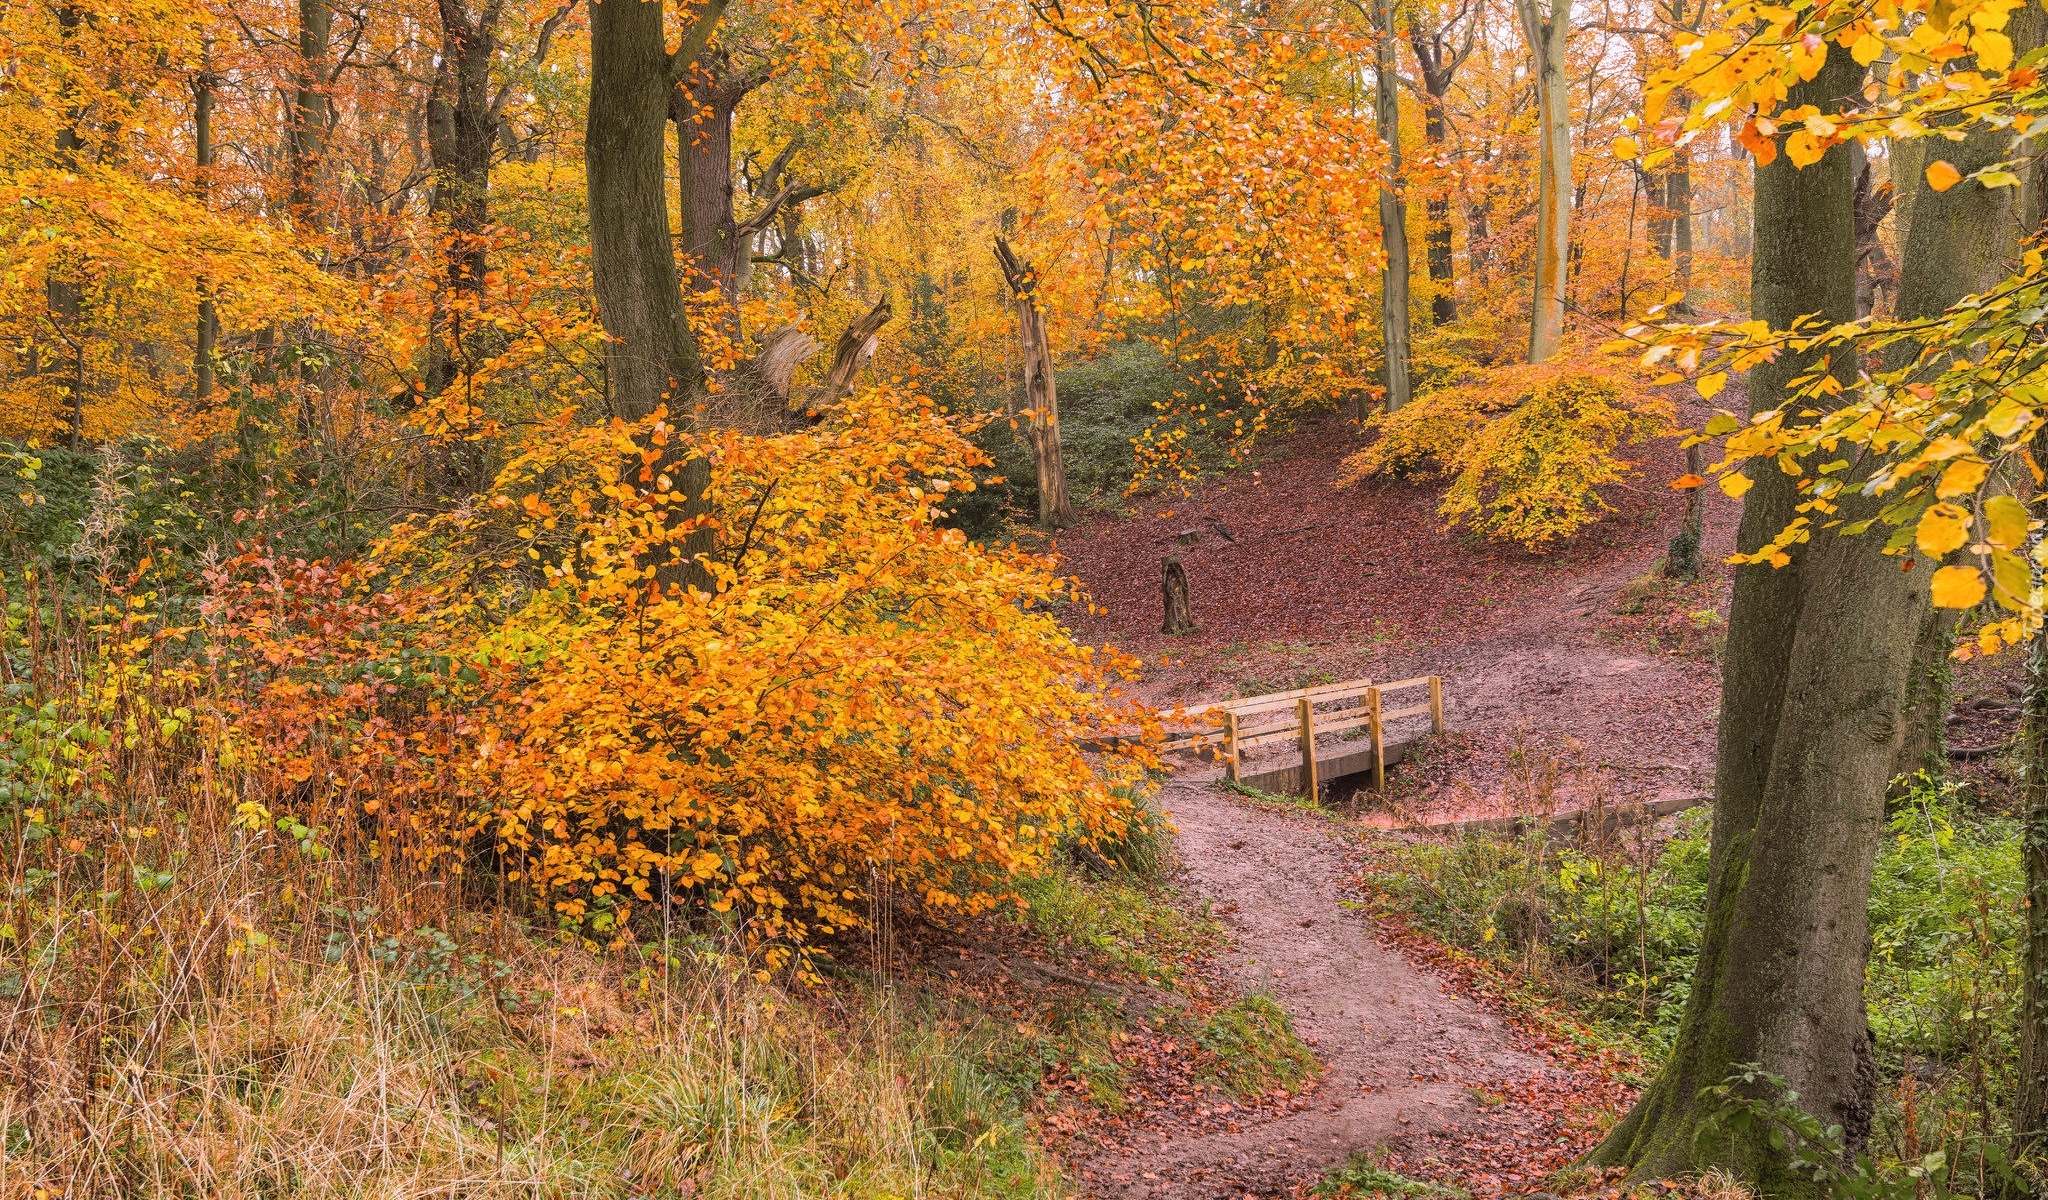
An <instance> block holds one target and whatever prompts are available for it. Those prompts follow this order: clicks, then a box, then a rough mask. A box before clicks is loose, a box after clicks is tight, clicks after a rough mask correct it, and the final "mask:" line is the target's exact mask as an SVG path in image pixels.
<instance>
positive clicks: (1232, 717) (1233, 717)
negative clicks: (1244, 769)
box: [1223, 710, 1238, 783]
mask: <svg viewBox="0 0 2048 1200" xmlns="http://www.w3.org/2000/svg"><path fill="white" fill-rule="evenodd" d="M1237 766H1238V759H1237V714H1236V713H1234V712H1229V711H1227V710H1226V711H1225V712H1224V714H1223V775H1224V778H1226V779H1228V780H1230V782H1232V783H1236V782H1237Z"/></svg>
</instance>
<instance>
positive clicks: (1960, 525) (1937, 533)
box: [1914, 504, 1970, 558]
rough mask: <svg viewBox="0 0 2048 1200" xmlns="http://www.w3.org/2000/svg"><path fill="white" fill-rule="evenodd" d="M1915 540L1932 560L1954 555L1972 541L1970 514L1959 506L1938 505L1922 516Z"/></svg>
mask: <svg viewBox="0 0 2048 1200" xmlns="http://www.w3.org/2000/svg"><path fill="white" fill-rule="evenodd" d="M1914 540H1915V541H1916V543H1917V544H1918V545H1919V547H1920V551H1921V553H1923V554H1926V555H1927V556H1928V557H1930V558H1943V557H1945V556H1947V555H1949V554H1951V553H1954V552H1955V551H1957V550H1960V549H1962V547H1963V543H1965V542H1967V541H1969V540H1970V514H1969V513H1968V512H1966V511H1964V510H1963V509H1962V508H1961V507H1960V506H1958V505H1954V504H1936V505H1934V506H1933V507H1931V508H1929V509H1928V510H1927V511H1926V512H1924V513H1922V514H1920V524H1919V526H1918V527H1917V532H1916V534H1915V539H1914Z"/></svg>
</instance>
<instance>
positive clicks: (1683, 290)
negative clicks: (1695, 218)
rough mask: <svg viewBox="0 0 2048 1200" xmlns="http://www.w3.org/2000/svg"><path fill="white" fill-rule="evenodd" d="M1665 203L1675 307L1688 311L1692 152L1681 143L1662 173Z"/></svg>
mask: <svg viewBox="0 0 2048 1200" xmlns="http://www.w3.org/2000/svg"><path fill="white" fill-rule="evenodd" d="M1664 207H1665V210H1666V211H1667V212H1669V213H1670V214H1671V266H1672V270H1673V272H1674V274H1675V278H1674V281H1673V288H1672V290H1673V291H1676V292H1677V293H1678V294H1679V300H1678V304H1677V305H1675V306H1674V307H1675V308H1677V309H1678V310H1679V311H1681V312H1691V311H1692V309H1691V306H1690V305H1689V304H1688V303H1687V299H1686V298H1687V297H1689V296H1691V294H1692V152H1691V151H1690V150H1688V149H1687V148H1685V147H1683V146H1681V147H1679V148H1678V150H1677V151H1676V152H1674V153H1673V154H1672V156H1671V170H1670V171H1669V172H1668V173H1667V174H1666V175H1665V176H1664Z"/></svg>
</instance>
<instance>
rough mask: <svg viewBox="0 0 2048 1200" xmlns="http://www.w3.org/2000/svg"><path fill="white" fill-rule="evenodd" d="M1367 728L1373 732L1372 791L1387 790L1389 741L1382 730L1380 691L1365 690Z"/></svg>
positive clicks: (1376, 689)
mask: <svg viewBox="0 0 2048 1200" xmlns="http://www.w3.org/2000/svg"><path fill="white" fill-rule="evenodd" d="M1365 710H1366V712H1365V715H1366V721H1367V724H1366V728H1367V729H1370V730H1371V731H1372V790H1373V791H1375V792H1384V791H1386V790H1387V739H1386V736H1385V731H1384V730H1383V729H1381V728H1380V690H1379V689H1378V688H1376V687H1375V688H1367V689H1366V690H1365Z"/></svg>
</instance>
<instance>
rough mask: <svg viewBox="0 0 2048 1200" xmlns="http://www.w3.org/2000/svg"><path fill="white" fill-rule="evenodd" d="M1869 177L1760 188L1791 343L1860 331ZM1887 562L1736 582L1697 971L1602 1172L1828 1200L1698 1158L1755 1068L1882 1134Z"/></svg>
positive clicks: (1771, 525)
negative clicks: (1701, 1176) (1718, 1096)
mask: <svg viewBox="0 0 2048 1200" xmlns="http://www.w3.org/2000/svg"><path fill="white" fill-rule="evenodd" d="M1862 74H1863V72H1862V68H1860V67H1858V66H1857V65H1856V64H1855V62H1854V60H1853V59H1852V58H1851V57H1850V56H1849V53H1848V51H1847V50H1845V49H1843V48H1841V47H1839V46H1832V45H1831V46H1830V47H1829V49H1828V57H1827V61H1826V64H1825V65H1824V66H1823V68H1822V70H1821V72H1820V74H1819V75H1818V76H1816V78H1815V79H1814V80H1813V81H1811V82H1810V83H1806V84H1802V85H1800V86H1798V87H1796V88H1794V89H1793V90H1792V96H1791V97H1790V98H1789V99H1788V100H1787V104H1788V105H1795V106H1796V105H1799V104H1805V103H1812V104H1817V105H1820V106H1822V107H1823V109H1824V110H1839V108H1840V106H1841V103H1842V101H1843V99H1844V98H1845V97H1848V96H1849V95H1850V94H1851V92H1852V91H1853V90H1854V89H1855V87H1856V85H1857V84H1858V83H1859V82H1860V80H1861V78H1862ZM1851 168H1852V164H1851V161H1850V154H1849V152H1848V150H1847V149H1846V148H1845V147H1840V146H1838V147H1835V148H1834V149H1832V150H1830V151H1829V152H1828V153H1827V155H1826V156H1824V157H1823V158H1822V160H1821V161H1820V162H1819V163H1816V164H1814V165H1812V166H1809V167H1807V168H1805V169H1804V170H1799V169H1796V168H1794V167H1793V166H1792V165H1791V162H1790V161H1789V159H1788V158H1787V157H1786V156H1785V155H1784V154H1782V153H1781V154H1780V155H1779V156H1778V157H1777V159H1776V160H1775V161H1773V162H1772V163H1771V165H1770V166H1768V167H1763V168H1760V169H1759V170H1758V171H1757V173H1756V188H1755V202H1754V203H1755V209H1754V211H1755V222H1756V229H1755V250H1754V253H1753V257H1752V262H1751V269H1750V278H1751V294H1752V307H1753V310H1754V312H1755V314H1756V316H1757V317H1758V318H1759V319H1762V320H1765V321H1768V322H1770V323H1771V324H1772V325H1773V326H1775V327H1783V326H1785V325H1787V324H1789V323H1790V322H1791V321H1792V320H1793V319H1795V318H1797V317H1799V316H1801V315H1805V314H1809V313H1815V312H1818V313H1819V314H1820V315H1821V316H1822V317H1823V318H1824V319H1827V320H1829V321H1837V322H1838V321H1847V320H1850V319H1852V318H1853V316H1854V313H1855V304H1856V279H1855V261H1856V260H1855V235H1854V189H1853V178H1852V169H1851ZM1815 365H1816V364H1815V362H1814V361H1813V359H1812V356H1810V355H1801V354H1792V353H1786V354H1782V355H1781V356H1780V357H1779V358H1778V359H1777V360H1776V361H1774V362H1771V363H1767V364H1764V365H1762V366H1758V367H1756V368H1755V369H1753V370H1752V371H1751V372H1750V378H1749V387H1750V405H1751V408H1752V410H1754V411H1761V410H1763V409H1766V408H1771V407H1774V406H1776V405H1777V404H1778V403H1780V402H1781V401H1782V400H1783V399H1784V391H1785V388H1786V385H1787V383H1788V381H1790V380H1791V379H1792V378H1793V377H1794V376H1795V375H1797V374H1799V373H1802V372H1805V371H1809V370H1811V369H1813V368H1814V366H1815ZM1828 369H1829V371H1830V373H1832V374H1833V375H1834V376H1835V377H1836V378H1837V379H1839V380H1843V381H1844V382H1849V381H1853V380H1854V378H1855V375H1856V363H1855V362H1854V360H1853V356H1851V357H1845V356H1842V355H1839V354H1838V355H1836V356H1835V357H1834V358H1833V359H1832V360H1831V361H1830V362H1829V364H1828ZM1752 469H1753V472H1754V473H1753V475H1752V478H1753V480H1754V483H1753V486H1752V487H1751V488H1750V489H1749V492H1748V493H1747V495H1746V497H1745V504H1744V510H1743V519H1742V526H1741V530H1740V533H1739V545H1740V548H1741V549H1743V550H1744V551H1752V550H1754V549H1756V548H1757V547H1759V546H1761V545H1764V544H1766V543H1767V542H1769V541H1770V540H1771V539H1772V538H1773V537H1774V536H1775V535H1776V534H1777V533H1778V531H1779V530H1780V529H1782V528H1783V527H1784V525H1785V524H1786V522H1787V521H1789V520H1790V519H1791V517H1792V516H1793V515H1794V506H1795V505H1796V504H1797V503H1798V501H1799V495H1798V492H1797V491H1796V488H1795V487H1794V481H1793V480H1792V479H1791V477H1790V476H1787V475H1785V474H1783V473H1782V472H1780V471H1776V470H1773V469H1770V468H1769V466H1768V464H1766V465H1765V466H1764V467H1763V468H1760V469H1759V468H1752ZM1849 494H1850V495H1853V489H1850V492H1849ZM1869 503H1871V502H1869V501H1863V500H1850V501H1845V502H1844V503H1843V505H1842V507H1843V512H1844V515H1845V516H1847V517H1849V518H1850V519H1853V518H1854V516H1856V515H1867V514H1865V513H1863V512H1861V510H1862V509H1863V508H1865V507H1867V505H1868V504H1869ZM1881 551H1882V542H1881V541H1880V540H1879V539H1877V538H1873V537H1857V538H1850V537H1840V536H1827V537H1822V538H1819V539H1816V541H1815V542H1814V544H1813V545H1812V546H1810V547H1807V548H1805V549H1804V550H1803V551H1801V550H1798V549H1795V552H1794V555H1793V557H1792V561H1791V563H1790V565H1788V566H1785V567H1782V568H1775V569H1774V568H1772V567H1771V566H1769V565H1760V566H1745V567H1743V568H1741V569H1740V571H1738V573H1737V575H1736V580H1735V593H1734V603H1733V613H1732V616H1731V618H1730V623H1729V624H1730V629H1729V638H1728V651H1727V656H1726V659H1725V661H1724V666H1723V687H1722V704H1721V724H1720V746H1719V752H1718V761H1717V765H1716V771H1715V806H1714V828H1713V838H1712V847H1711V850H1710V858H1709V865H1708V877H1707V915H1706V923H1705V928H1704V931H1703V934H1702V938H1701V945H1700V956H1699V961H1698V966H1697V969H1696V970H1695V973H1694V976H1693V983H1692V991H1691V995H1690V997H1689V999H1688V1001H1687V1005H1686V1010H1685V1013H1684V1016H1683V1018H1682V1021H1681V1023H1680V1026H1679V1031H1678V1037H1677V1041H1676V1043H1675V1044H1674V1046H1673V1049H1672V1053H1671V1056H1670V1058H1669V1060H1668V1061H1667V1062H1666V1064H1665V1067H1664V1069H1663V1071H1662V1072H1661V1073H1660V1074H1659V1075H1658V1077H1657V1080H1656V1081H1655V1083H1653V1084H1652V1085H1651V1087H1650V1088H1649V1089H1648V1090H1647V1091H1646V1092H1645V1093H1644V1094H1643V1097H1642V1099H1641V1101H1640V1102H1639V1103H1638V1104H1637V1106H1636V1108H1635V1109H1634V1110H1633V1111H1632V1112H1631V1113H1630V1114H1629V1115H1628V1116H1627V1117H1626V1118H1625V1119H1624V1120H1623V1121H1622V1122H1621V1123H1620V1124H1619V1125H1617V1126H1616V1127H1615V1128H1614V1130H1613V1131H1612V1132H1611V1133H1610V1134H1609V1135H1608V1137H1607V1139H1606V1141H1604V1142H1603V1143H1602V1144H1601V1145H1600V1147H1599V1148H1598V1149H1597V1150H1595V1151H1594V1153H1593V1155H1592V1156H1591V1157H1592V1159H1593V1160H1594V1161H1596V1162H1602V1163H1618V1164H1626V1165H1628V1166H1631V1167H1633V1168H1635V1169H1636V1173H1637V1174H1638V1175H1641V1176H1657V1177H1667V1176H1674V1175H1677V1174H1680V1173H1685V1172H1691V1171H1696V1170H1698V1169H1700V1168H1702V1167H1704V1166H1707V1165H1710V1164H1719V1165H1725V1166H1728V1167H1730V1168H1732V1169H1733V1170H1735V1171H1736V1172H1737V1174H1738V1176H1739V1177H1741V1178H1742V1179H1744V1180H1746V1181H1748V1182H1750V1183H1752V1184H1755V1185H1757V1186H1758V1187H1759V1190H1760V1191H1762V1192H1763V1193H1764V1194H1770V1195H1789V1196H1803V1195H1810V1194H1814V1193H1815V1192H1816V1189H1817V1185H1815V1184H1814V1183H1813V1182H1812V1181H1811V1180H1808V1179H1802V1178H1797V1177H1793V1176H1791V1175H1789V1174H1788V1173H1787V1172H1786V1171H1785V1170H1784V1159H1783V1154H1782V1152H1780V1151H1776V1150H1773V1149H1772V1148H1771V1147H1770V1146H1769V1145H1768V1144H1766V1143H1765V1142H1763V1141H1761V1140H1750V1141H1744V1142H1736V1143H1732V1144H1723V1145H1720V1146H1718V1147H1702V1146H1700V1145H1699V1144H1698V1143H1697V1140H1696V1138H1695V1134H1696V1133H1697V1131H1698V1127H1699V1122H1700V1120H1701V1118H1702V1117H1704V1116H1705V1115H1707V1114H1706V1112H1705V1111H1704V1110H1703V1107H1702V1105H1703V1102H1702V1101H1701V1099H1700V1098H1699V1092H1700V1089H1701V1088H1703V1087H1707V1086H1709V1085H1712V1084H1717V1083H1720V1082H1722V1081H1723V1080H1724V1079H1725V1078H1726V1077H1727V1076H1728V1075H1729V1074H1730V1072H1731V1070H1732V1069H1733V1068H1734V1067H1735V1066H1737V1065H1739V1064H1742V1063H1748V1062H1757V1063H1761V1064H1762V1065H1763V1066H1764V1068H1765V1069H1766V1070H1768V1071H1771V1072H1773V1073H1776V1074H1778V1075H1781V1076H1783V1077H1784V1078H1785V1079H1786V1080H1787V1081H1788V1083H1789V1084H1790V1086H1791V1088H1792V1089H1793V1090H1794V1091H1796V1092H1798V1094H1799V1097H1800V1100H1799V1103H1800V1104H1801V1105H1802V1106H1803V1107H1805V1108H1806V1109H1807V1110H1808V1111H1809V1112H1812V1113H1813V1114H1815V1115H1816V1116H1817V1117H1819V1118H1821V1119H1822V1120H1823V1121H1824V1122H1828V1123H1839V1124H1840V1125H1841V1126H1842V1128H1843V1129H1844V1131H1845V1134H1846V1136H1847V1138H1848V1139H1849V1141H1850V1144H1851V1145H1852V1147H1853V1146H1854V1145H1856V1144H1857V1143H1858V1142H1859V1140H1861V1139H1863V1138H1865V1137H1867V1135H1868V1131H1869V1123H1870V1117H1871V1114H1872V1112H1873V1096H1872V1094H1871V1092H1872V1088H1873V1086H1874V1080H1875V1074H1874V1070H1873V1068H1872V1059H1871V1053H1872V1051H1871V1039H1870V1034H1869V1027H1868V1023H1867V1021H1866V1019H1865V1014H1864V1007H1863V975H1864V969H1865V963H1866V957H1867V954H1868V942H1869V913H1868V904H1869V888H1870V877H1871V870H1872V864H1873V862H1874V859H1875V856H1876V849H1877V844H1878V841H1879V839H1880V838H1881V836H1882V833H1883V829H1884V793H1885V785H1886V783H1887V782H1888V781H1889V780H1890V778H1891V768H1892V763H1893V759H1894V756H1895V755H1896V753H1897V748H1898V745H1899V741H1900V728H1901V723H1902V713H1901V711H1900V710H1901V707H1902V704H1903V699H1904V696H1905V692H1906V680H1907V674H1908V671H1909V668H1910V664H1911V659H1912V647H1913V644H1914V641H1915V635H1916V633H1917V631H1918V628H1919V623H1920V620H1921V618H1922V616H1923V615H1924V614H1925V612H1926V610H1927V601H1926V579H1927V573H1926V572H1925V571H1924V570H1916V571H1913V572H1901V571H1900V570H1899V565H1900V560H1898V559H1897V558H1894V557H1890V556H1886V555H1884V554H1883V553H1882V552H1881Z"/></svg>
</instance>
